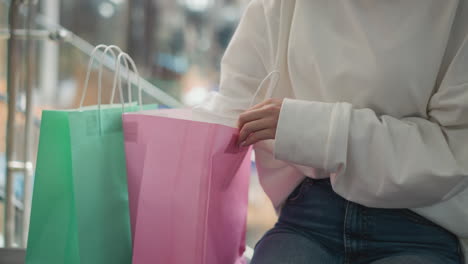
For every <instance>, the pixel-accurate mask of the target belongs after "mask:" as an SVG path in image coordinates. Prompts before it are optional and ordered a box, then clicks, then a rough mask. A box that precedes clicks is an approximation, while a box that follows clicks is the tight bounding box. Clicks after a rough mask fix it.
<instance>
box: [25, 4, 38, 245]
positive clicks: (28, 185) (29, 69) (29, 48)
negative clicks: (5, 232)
mask: <svg viewBox="0 0 468 264" xmlns="http://www.w3.org/2000/svg"><path fill="white" fill-rule="evenodd" d="M35 16H36V3H35V1H33V0H29V2H28V16H27V21H26V27H27V29H26V31H27V34H26V52H25V57H26V72H25V74H26V76H25V79H26V121H25V122H26V124H25V133H24V164H32V149H31V147H32V146H31V144H32V136H33V134H32V129H33V127H34V126H33V119H34V117H33V95H34V94H33V85H34V83H33V82H34V79H33V75H34V68H35V63H34V51H35V48H36V45H34V44H35V42H34V41H33V40H32V34H31V33H32V32H31V31H32V29H33V27H34V20H35ZM32 177H33V168H32V166H24V200H23V205H24V207H23V233H22V241H21V242H22V246H23V247H26V245H27V241H28V231H29V218H30V215H31V199H32Z"/></svg>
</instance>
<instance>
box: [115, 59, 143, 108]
mask: <svg viewBox="0 0 468 264" xmlns="http://www.w3.org/2000/svg"><path fill="white" fill-rule="evenodd" d="M122 59H124V61H126V62H129V63H130V65H131V66H132V68H133V71H135V72H134V73H133V72H132V71H130V69H129V67H128V63H125V66H126V68H127V78H128V80H130V76H131V75H132V74H133V75H134V77H135V78H136V79H137V87H138V104H139V105H140V110H142V109H143V99H142V93H141V91H142V89H141V83H140V74H139V73H138V69H137V67H136V64H135V62H134V61H133V59H132V58H131V57H130V55H128V54H127V53H125V52H121V53H120V54H119V56H117V69H116V74H115V75H114V87H113V88H112V90H114V89H115V87H116V85H118V88H119V93H120V101H121V102H122V109H123V110H124V107H125V102H124V99H123V91H122V76H121V67H122V66H121V61H122ZM117 78H119V81H118V83H117ZM112 99H113V98H112ZM129 100H130V103H131V86H130V87H129Z"/></svg>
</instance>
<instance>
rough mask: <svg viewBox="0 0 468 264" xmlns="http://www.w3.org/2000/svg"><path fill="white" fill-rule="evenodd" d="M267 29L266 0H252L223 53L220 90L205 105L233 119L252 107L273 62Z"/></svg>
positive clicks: (211, 110)
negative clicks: (256, 92) (267, 67)
mask: <svg viewBox="0 0 468 264" xmlns="http://www.w3.org/2000/svg"><path fill="white" fill-rule="evenodd" d="M267 29H268V27H267V23H266V16H265V9H264V5H263V1H262V0H253V1H251V2H250V3H249V4H248V6H247V8H246V10H245V12H244V14H243V16H242V18H241V20H240V22H239V25H238V27H237V29H236V31H235V33H234V35H233V37H232V39H231V41H230V43H229V45H228V47H227V49H226V51H225V53H224V55H223V58H222V61H221V80H220V88H219V92H217V93H214V94H213V95H212V96H211V97H210V99H209V100H208V101H207V102H206V103H204V104H203V105H202V107H203V108H205V109H207V110H209V111H210V112H213V113H217V114H218V115H222V116H223V117H229V118H230V119H231V120H233V122H234V120H235V121H237V118H238V116H239V114H241V113H242V112H243V111H244V110H245V109H247V108H249V104H250V101H251V99H252V96H253V95H254V93H255V91H256V89H257V87H258V85H259V84H260V82H261V80H262V79H263V78H264V77H265V76H266V75H267V70H266V65H270V64H271V62H270V61H269V60H270V58H271V50H272V48H271V47H270V46H271V44H270V40H269V33H268V30H267ZM230 125H233V126H235V124H230Z"/></svg>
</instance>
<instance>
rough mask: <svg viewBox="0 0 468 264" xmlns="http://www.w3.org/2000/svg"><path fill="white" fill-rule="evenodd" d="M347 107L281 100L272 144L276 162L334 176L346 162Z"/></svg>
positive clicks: (343, 104)
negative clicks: (292, 164) (296, 165)
mask: <svg viewBox="0 0 468 264" xmlns="http://www.w3.org/2000/svg"><path fill="white" fill-rule="evenodd" d="M350 114H351V105H350V104H348V103H323V102H313V101H302V100H294V99H285V100H284V101H283V105H282V107H281V112H280V117H279V121H278V127H277V130H276V140H275V157H276V158H277V159H279V160H284V161H288V162H292V163H295V164H300V165H304V166H309V167H313V168H318V169H324V170H326V171H327V172H330V173H333V172H336V171H337V170H338V169H339V168H340V165H342V164H343V163H344V161H345V160H346V151H347V141H348V132H349V120H350Z"/></svg>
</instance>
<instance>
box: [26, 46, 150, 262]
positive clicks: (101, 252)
mask: <svg viewBox="0 0 468 264" xmlns="http://www.w3.org/2000/svg"><path fill="white" fill-rule="evenodd" d="M106 50H107V49H106ZM119 65H120V64H119ZM119 87H120V85H119ZM120 88H121V87H120ZM99 91H100V89H99ZM152 107H154V106H148V107H145V108H152ZM137 110H140V107H139V106H137V105H136V104H132V105H130V106H128V105H126V106H125V112H129V111H137ZM122 111H123V109H122V105H120V104H119V105H103V106H94V107H87V108H82V109H80V110H71V111H44V112H43V113H42V123H41V130H40V139H39V150H38V158H37V167H36V177H35V182H34V193H33V201H32V212H31V220H30V230H29V237H28V248H27V254H26V263H27V264H36V263H40V264H59V263H60V264H63V263H65V264H94V263H95V264H129V263H131V259H132V245H131V234H130V217H129V206H128V191H127V178H126V168H125V152H124V142H123V134H122Z"/></svg>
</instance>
